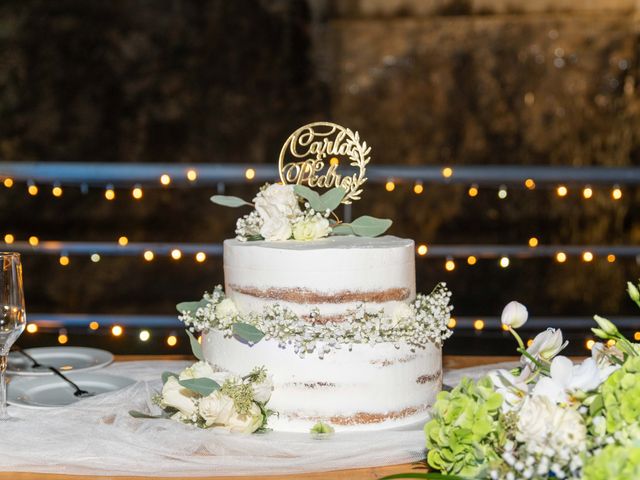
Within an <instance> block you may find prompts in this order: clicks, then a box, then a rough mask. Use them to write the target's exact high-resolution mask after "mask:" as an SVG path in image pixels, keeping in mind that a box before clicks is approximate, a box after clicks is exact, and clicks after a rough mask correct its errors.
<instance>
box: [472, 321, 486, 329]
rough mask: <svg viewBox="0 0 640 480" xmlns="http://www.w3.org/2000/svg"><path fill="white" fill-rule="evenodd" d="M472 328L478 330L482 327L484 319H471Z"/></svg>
mask: <svg viewBox="0 0 640 480" xmlns="http://www.w3.org/2000/svg"><path fill="white" fill-rule="evenodd" d="M473 328H474V329H475V330H478V331H480V330H482V329H484V320H481V319H478V320H474V321H473Z"/></svg>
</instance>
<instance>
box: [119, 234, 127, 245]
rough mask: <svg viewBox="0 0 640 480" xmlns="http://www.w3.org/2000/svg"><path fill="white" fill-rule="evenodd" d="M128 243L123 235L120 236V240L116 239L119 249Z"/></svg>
mask: <svg viewBox="0 0 640 480" xmlns="http://www.w3.org/2000/svg"><path fill="white" fill-rule="evenodd" d="M128 243H129V239H128V238H127V237H125V236H124V235H122V236H121V237H120V238H118V245H120V246H121V247H124V246H126V245H127V244H128Z"/></svg>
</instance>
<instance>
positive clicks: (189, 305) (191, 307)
mask: <svg viewBox="0 0 640 480" xmlns="http://www.w3.org/2000/svg"><path fill="white" fill-rule="evenodd" d="M207 303H209V302H207V301H206V300H205V299H204V298H203V299H202V300H198V301H197V302H180V303H179V304H177V305H176V310H178V312H180V313H186V312H189V313H191V314H192V315H195V314H196V311H197V310H198V309H199V308H202V307H205V306H206V305H207Z"/></svg>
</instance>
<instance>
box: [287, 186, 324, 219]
mask: <svg viewBox="0 0 640 480" xmlns="http://www.w3.org/2000/svg"><path fill="white" fill-rule="evenodd" d="M293 191H294V192H295V194H296V195H299V196H301V197H302V198H304V199H305V200H307V201H308V202H309V205H311V208H313V209H314V210H316V211H318V212H321V211H322V201H321V200H320V195H319V194H318V192H316V191H314V190H311V189H310V188H309V187H306V186H304V185H294V186H293Z"/></svg>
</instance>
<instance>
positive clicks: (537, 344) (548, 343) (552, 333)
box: [522, 328, 569, 362]
mask: <svg viewBox="0 0 640 480" xmlns="http://www.w3.org/2000/svg"><path fill="white" fill-rule="evenodd" d="M568 343H569V342H564V343H563V342H562V331H561V330H560V329H555V328H547V329H546V330H545V331H544V332H540V333H539V334H538V335H536V336H535V338H534V339H533V342H532V343H531V345H530V346H529V348H527V353H528V354H529V355H531V356H532V357H533V358H535V359H536V360H544V361H546V362H550V361H551V359H552V358H553V357H555V356H556V355H557V354H558V353H560V352H561V351H562V350H563V349H564V347H566V346H567V344H568ZM522 360H523V361H524V362H530V360H529V359H528V358H526V357H522Z"/></svg>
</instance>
